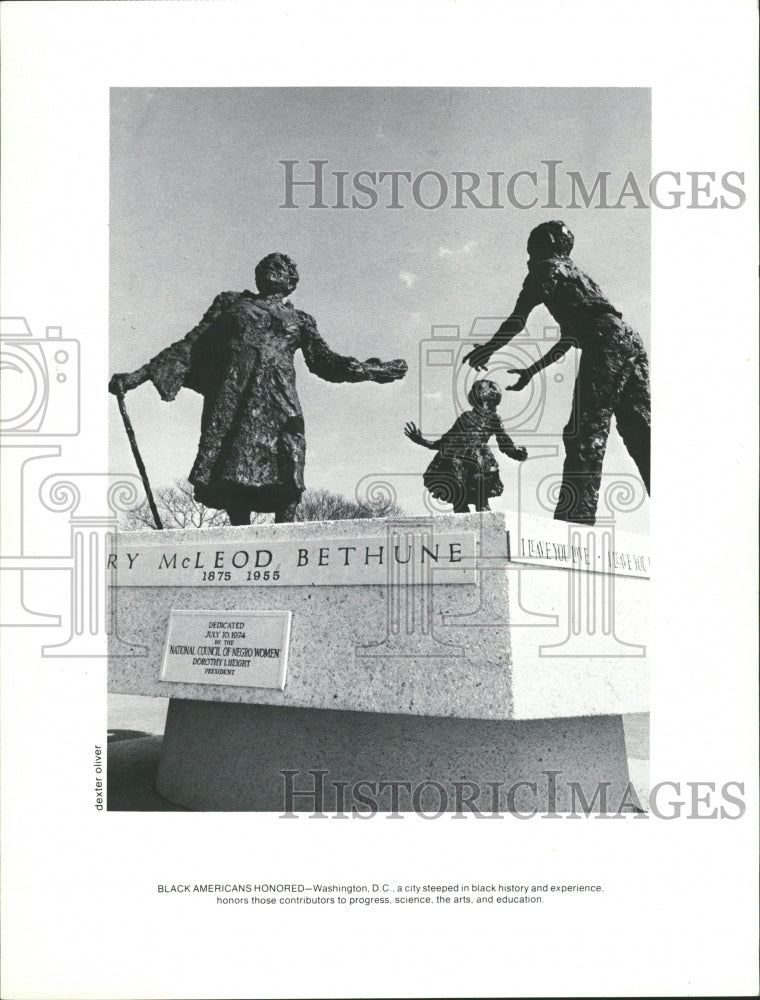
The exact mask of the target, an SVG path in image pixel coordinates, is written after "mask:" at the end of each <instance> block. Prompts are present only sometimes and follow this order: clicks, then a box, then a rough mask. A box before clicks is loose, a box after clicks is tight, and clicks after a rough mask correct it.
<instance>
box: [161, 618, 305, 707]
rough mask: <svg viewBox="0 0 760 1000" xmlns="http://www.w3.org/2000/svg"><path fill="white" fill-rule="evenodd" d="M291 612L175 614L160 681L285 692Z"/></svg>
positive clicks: (170, 621) (169, 631) (171, 621)
mask: <svg viewBox="0 0 760 1000" xmlns="http://www.w3.org/2000/svg"><path fill="white" fill-rule="evenodd" d="M291 617H292V615H291V612H290V611H218V610H217V611H214V610H212V611H185V610H182V611H178V610H176V609H172V611H171V612H170V615H169V625H168V628H167V632H166V647H165V649H164V659H163V665H162V668H161V680H162V681H170V682H171V681H173V682H179V683H187V684H224V685H231V686H234V687H255V688H270V689H273V690H279V691H284V690H285V677H286V673H287V666H288V646H289V643H290V621H291Z"/></svg>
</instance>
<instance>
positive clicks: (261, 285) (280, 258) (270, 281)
mask: <svg viewBox="0 0 760 1000" xmlns="http://www.w3.org/2000/svg"><path fill="white" fill-rule="evenodd" d="M255 274H256V287H257V288H258V290H259V295H281V296H282V297H283V298H285V296H286V295H290V293H291V292H292V291H293V289H294V288H295V287H296V285H297V284H298V268H297V267H296V265H295V261H292V260H291V259H290V257H288V256H287V255H286V254H284V253H270V254H267V256H266V257H264V258H263V259H262V260H260V261H259V262H258V264H257V265H256V272H255Z"/></svg>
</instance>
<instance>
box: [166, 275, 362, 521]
mask: <svg viewBox="0 0 760 1000" xmlns="http://www.w3.org/2000/svg"><path fill="white" fill-rule="evenodd" d="M298 350H301V351H303V356H304V360H305V361H306V364H307V366H308V368H309V370H310V371H312V372H314V374H315V375H318V376H319V377H320V378H323V379H326V380H327V381H328V382H360V381H364V380H365V379H367V378H368V374H367V373H366V371H365V367H364V365H363V364H362V362H360V361H357V359H356V358H351V357H342V356H341V355H339V354H335V353H334V352H333V351H331V350H330V348H329V347H328V346H327V344H326V343H325V341H324V340H323V339H322V337H321V336H320V335H319V333H318V331H317V326H316V323H315V322H314V320H313V319H312V317H311V316H309V315H308V313H305V312H301V311H300V310H299V309H294V308H293V306H292V305H291V304H290V302H283V301H282V300H281V299H280V298H278V297H276V296H273V297H262V296H259V295H257V294H255V293H253V292H248V291H245V292H222V294H221V295H218V296H217V297H216V299H215V300H214V302H213V304H212V306H211V308H210V309H209V310H208V312H207V313H206V315H205V316H204V317H203V319H202V320H201V322H200V323H199V324H198V326H196V327H195V328H194V329H193V330H191V331H190V333H188V334H187V336H186V337H184V339H182V340H179V341H177V342H176V343H175V344H172V345H171V346H170V347H167V348H166V350H164V351H161V353H160V354H157V355H156V357H155V358H153V359H152V360H151V361H150V363H149V365H148V370H149V377H150V379H151V380H152V381H153V383H154V385H155V386H156V388H157V389H158V392H159V393H160V395H161V398H162V399H164V400H167V401H169V400H172V399H174V398H175V396H176V395H177V393H178V392H179V390H180V389H181V388H182V387H183V386H186V387H187V388H189V389H193V390H195V392H199V393H200V394H201V395H202V396H203V416H202V419H201V436H200V442H199V444H198V455H197V457H196V459H195V464H194V465H193V468H192V471H191V473H190V477H189V478H190V482H191V483H192V484H193V486H194V492H195V498H196V499H197V500H199V501H200V502H201V503H204V504H206V506H208V507H217V508H226V507H227V506H228V505H229V504H230V503H240V502H243V503H248V505H249V509H251V510H258V511H272V510H276V509H278V508H281V507H284V506H286V505H288V504H291V503H296V502H298V500H300V497H301V494H302V493H303V489H304V478H303V474H304V460H305V455H306V441H305V438H304V422H303V414H302V412H301V405H300V403H299V400H298V394H297V392H296V373H295V364H294V360H295V354H296V351H298Z"/></svg>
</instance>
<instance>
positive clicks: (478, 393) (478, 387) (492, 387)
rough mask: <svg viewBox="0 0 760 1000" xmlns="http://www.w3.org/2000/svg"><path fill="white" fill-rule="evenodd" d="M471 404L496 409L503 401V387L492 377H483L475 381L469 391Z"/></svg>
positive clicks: (468, 397)
mask: <svg viewBox="0 0 760 1000" xmlns="http://www.w3.org/2000/svg"><path fill="white" fill-rule="evenodd" d="M467 399H468V400H469V403H470V406H479V407H481V408H482V409H485V410H495V409H496V407H497V406H498V405H499V403H500V402H501V389H500V388H499V387H498V385H497V384H496V383H495V382H492V381H491V380H490V379H487V378H481V379H478V381H477V382H473V384H472V388H471V389H470V391H469V392H468V393H467Z"/></svg>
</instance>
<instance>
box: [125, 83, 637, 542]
mask: <svg viewBox="0 0 760 1000" xmlns="http://www.w3.org/2000/svg"><path fill="white" fill-rule="evenodd" d="M650 147H651V141H650V97H649V91H647V90H643V89H627V90H621V89H569V88H568V89H540V88H536V89H447V88H434V89H428V88H424V89H422V88H412V89H396V88H392V89H391V88H372V89H353V88H340V89H330V88H311V89H251V90H239V89H157V90H152V89H144V88H141V89H118V90H114V91H113V92H112V136H111V301H110V318H111V321H110V354H111V370H112V371H128V370H132V369H134V368H136V367H138V366H139V365H141V364H142V363H144V362H145V361H146V360H148V359H149V358H150V357H151V356H153V355H154V354H155V353H156V352H157V351H159V350H160V349H161V348H162V347H165V346H166V345H168V344H169V343H171V342H172V341H174V340H176V339H178V338H180V337H181V336H183V335H184V334H185V333H186V332H187V331H188V330H189V329H191V328H192V327H193V326H194V325H195V323H197V321H198V320H199V319H200V317H201V316H202V315H203V313H204V311H205V310H206V308H207V307H208V305H209V304H210V303H211V301H212V300H213V298H214V296H215V295H216V294H217V293H218V292H220V291H222V290H228V289H235V290H242V289H244V288H251V289H253V288H254V278H253V269H254V266H255V264H256V262H257V261H258V260H259V259H260V257H262V256H263V255H264V254H266V253H270V252H272V251H273V250H281V251H283V252H285V253H288V254H290V255H291V256H292V257H293V258H294V259H295V260H296V262H297V263H298V267H299V270H300V274H301V281H300V284H299V286H298V288H297V290H296V292H295V293H294V295H293V296H292V299H293V302H294V304H295V305H296V306H297V307H299V308H301V309H305V310H306V311H307V312H309V313H311V314H312V315H313V316H314V317H315V318H316V320H317V323H318V325H319V329H320V331H321V333H322V334H323V336H324V337H325V339H326V340H327V341H328V343H329V344H330V346H331V347H332V348H333V349H334V350H336V351H339V352H340V353H344V354H351V355H354V356H356V357H358V358H359V359H361V360H363V359H365V358H367V357H371V356H379V357H381V358H383V359H390V358H397V357H403V358H405V359H406V360H407V361H408V363H409V374H408V376H407V377H406V379H405V380H404V381H402V382H400V383H395V384H394V385H391V386H387V385H386V386H379V385H374V384H370V383H363V384H358V385H353V386H348V385H334V384H331V383H327V382H322V381H320V380H319V379H318V378H317V377H316V376H314V375H312V374H310V373H309V372H308V370H307V369H306V368H305V366H304V365H303V362H302V361H301V360H300V358H299V359H298V361H297V370H298V386H299V395H300V398H301V402H302V405H303V410H304V416H305V420H306V435H307V466H306V482H307V486H311V487H327V488H329V489H333V490H336V491H338V492H342V493H345V494H348V495H352V494H354V492H355V490H356V488H357V485H358V484H359V483H360V482H361V481H362V480H365V477H367V476H368V475H376V476H377V477H378V478H380V479H385V480H387V481H390V482H392V483H393V485H394V487H395V489H396V490H397V492H398V496H399V499H400V501H401V503H402V504H403V506H404V507H405V509H406V510H407V511H408V512H409V513H424V512H426V508H425V505H424V491H423V487H422V478H421V477H422V472H423V470H424V468H425V467H426V465H427V463H428V462H429V461H430V459H431V458H432V452H428V451H425V450H423V449H421V448H419V447H416V446H414V445H412V444H411V443H410V442H408V441H407V440H406V439H405V438H404V435H403V427H404V423H405V421H407V420H415V421H417V422H421V423H422V425H423V431H424V432H425V433H429V434H431V435H433V434H439V433H441V432H442V431H443V430H445V429H446V426H448V425H449V424H450V423H452V422H453V421H454V419H455V417H456V415H457V412H458V406H460V402H458V401H461V399H462V395H463V392H464V391H466V387H467V378H468V377H469V376H470V372H469V369H467V371H466V372H464V371H462V370H461V369H460V368H459V367H458V366H457V365H452V364H451V363H449V360H448V359H449V358H456V355H457V350H460V349H459V348H456V345H453V346H454V348H456V349H455V350H454V352H453V353H452V345H451V344H450V343H449V341H448V340H447V338H449V339H450V338H452V337H454V336H456V333H457V330H456V328H457V327H458V328H459V332H460V337H461V338H464V339H467V338H468V336H470V335H471V334H472V333H473V330H474V335H475V336H476V337H477V338H478V339H486V338H487V337H488V336H490V335H491V334H492V332H493V331H494V330H495V329H496V327H497V326H498V323H499V321H500V319H501V318H503V317H504V316H506V315H508V313H509V312H510V310H511V308H512V306H513V304H514V300H515V298H516V296H517V293H518V291H519V288H520V285H521V283H522V280H523V277H524V274H525V261H526V252H525V241H526V239H527V236H528V233H529V232H530V230H531V228H532V227H533V226H535V225H537V224H538V223H539V222H542V221H545V220H546V219H551V218H558V217H559V218H564V219H565V221H566V222H567V224H568V225H569V226H570V228H571V229H572V230H573V232H574V233H575V238H576V245H575V252H574V257H575V259H576V261H577V262H578V263H579V265H580V266H581V267H583V268H584V269H585V270H587V271H588V272H589V273H590V274H591V275H592V277H594V278H595V279H596V280H597V281H598V282H599V284H600V285H601V286H602V288H603V289H604V291H605V292H606V293H607V295H608V297H609V298H610V299H611V301H612V302H613V303H614V304H615V305H616V306H617V307H618V308H619V309H620V310H621V311H622V312H623V314H624V316H625V318H626V320H627V321H628V322H629V323H630V324H631V325H632V326H634V327H635V328H637V329H638V330H639V331H640V332H641V334H642V335H643V337H644V340H645V342H646V343H647V345H649V269H650V213H649V211H648V210H646V209H637V208H635V207H633V205H634V202H635V199H634V198H629V199H627V200H626V201H625V202H624V204H625V206H626V207H625V208H621V209H607V210H601V209H599V208H593V207H592V208H588V209H587V208H584V207H578V208H572V207H566V206H567V202H568V201H569V184H568V182H567V180H566V174H567V172H569V171H577V172H579V173H580V174H581V175H582V176H583V178H584V180H585V181H586V185H587V187H589V188H590V187H591V184H592V183H593V181H594V178H595V176H596V174H597V173H598V172H599V171H609V172H610V178H609V189H610V191H611V195H610V201H611V202H614V201H616V200H617V197H618V192H619V191H620V188H621V186H622V184H623V181H624V179H625V176H626V175H627V174H628V172H629V171H633V173H634V175H635V176H636V177H637V178H641V183H642V187H644V186H645V184H646V181H647V179H648V176H649V171H650ZM312 159H321V160H326V161H328V162H327V165H326V166H325V168H324V171H325V179H326V184H325V193H324V200H325V202H327V203H328V204H333V203H334V202H335V201H336V189H335V184H336V182H335V180H334V178H332V177H331V175H332V173H333V172H346V174H347V177H346V181H345V184H346V192H347V194H346V201H347V202H348V203H349V204H350V202H351V195H352V193H354V191H353V189H352V188H351V186H350V185H351V179H352V177H353V176H354V175H355V174H356V173H357V172H358V171H374V172H379V171H410V172H411V174H412V176H413V177H416V176H418V175H419V174H420V173H422V172H423V171H437V172H438V173H440V174H441V175H443V176H444V177H445V178H446V179H447V181H448V182H449V184H450V185H451V191H450V193H449V196H448V198H447V200H446V202H445V203H444V204H443V205H442V206H441V207H440V208H437V209H425V208H423V207H420V206H419V205H418V204H416V203H415V200H414V197H413V194H412V190H411V186H410V185H409V184H408V183H406V182H404V181H403V180H402V181H400V189H399V202H401V203H402V204H403V206H404V207H403V208H401V209H391V208H388V207H386V206H387V204H388V202H389V201H390V193H389V185H388V182H387V181H386V182H384V183H377V184H376V185H375V186H376V188H377V190H378V193H379V200H378V204H377V206H376V207H374V208H372V209H368V210H362V209H357V208H348V209H338V208H327V209H314V208H308V207H306V206H307V205H308V204H310V202H311V198H310V196H309V191H307V190H306V189H303V188H301V189H296V193H295V195H294V200H295V202H296V203H297V204H299V205H300V206H302V207H298V208H295V209H287V208H283V207H281V206H282V205H283V204H284V202H285V169H284V168H283V166H282V165H281V163H280V161H281V160H297V161H299V163H298V165H297V167H296V168H295V170H296V177H297V178H298V179H301V178H305V177H307V176H309V175H310V171H311V168H310V167H309V165H308V161H309V160H312ZM543 160H558V161H562V163H561V165H560V166H559V167H558V171H559V178H560V184H559V188H558V201H559V202H560V204H562V205H564V206H565V207H563V208H561V209H556V208H554V209H550V208H542V207H541V204H542V202H543V201H545V200H546V196H547V182H546V167H544V166H542V164H541V161H543ZM453 171H472V172H474V173H476V174H478V175H479V176H480V177H481V178H482V181H481V187H480V192H479V193H480V196H481V199H482V200H483V201H487V198H488V195H487V192H488V190H489V187H488V185H489V183H490V181H489V179H488V176H487V175H488V172H489V171H492V172H502V173H503V174H504V175H505V177H504V178H503V179H502V182H501V183H502V201H504V200H505V195H504V190H505V185H506V179H507V178H508V177H510V176H511V175H513V174H515V173H516V172H517V171H537V172H538V190H537V193H538V195H539V204H538V205H537V206H536V207H534V208H531V209H527V210H523V209H520V208H517V207H514V206H511V205H507V206H506V207H503V208H497V209H477V208H475V207H474V206H471V205H470V206H468V207H467V208H464V209H456V208H453V207H452V206H453V204H454V203H455V196H454V195H455V192H454V180H453V177H452V172H453ZM364 182H365V183H367V180H366V178H365V181H364ZM437 191H438V188H437V183H436V182H435V180H434V179H432V178H428V179H427V181H425V182H424V184H423V185H422V186H421V187H420V189H419V193H420V197H421V200H424V201H426V202H427V203H432V202H434V201H435V197H436V194H437ZM515 192H516V196H517V197H518V198H519V199H521V200H523V201H525V202H527V201H529V200H530V199H531V198H532V197H533V192H532V190H531V182H530V181H529V180H527V179H525V178H522V179H521V180H520V181H518V183H517V186H516V188H515ZM360 200H364V201H366V197H364V196H360ZM551 325H552V321H551V318H550V317H549V315H548V313H546V312H545V311H544V310H543V309H542V308H541V309H537V310H536V311H535V312H534V314H533V316H532V318H531V321H530V324H529V336H528V341H529V343H527V344H526V346H525V347H524V348H520V349H519V350H521V351H523V352H525V351H527V352H528V353H527V355H526V354H525V353H523V354H522V355H521V356H522V357H530V356H531V352H535V351H537V350H538V344H539V343H540V341H541V339H542V338H543V337H544V331H545V327H547V326H548V327H551ZM433 327H438V328H439V329H438V330H437V331H436V333H437V334H438V337H436V339H439V338H440V339H441V345H442V346H436V345H435V344H433V345H431V344H429V343H428V342H429V341H430V339H431V330H432V328H433ZM441 327H445V328H449V329H443V330H442V329H440V328H441ZM548 336H552V333H551V330H550V331H549V333H548ZM431 352H432V353H431ZM575 354H576V352H571V353H570V355H569V356H568V359H567V361H566V364H565V366H564V367H563V368H562V369H560V368H557V367H556V366H553V367H550V368H549V369H548V371H547V380H546V384H545V392H542V391H540V390H541V387H540V386H539V385H536V388H535V389H533V390H530V389H529V390H525V391H524V392H523V393H520V394H517V393H511V394H510V393H506V394H505V397H504V401H503V403H502V405H501V407H500V413H501V415H502V418H503V420H504V423H505V426H506V427H507V429H508V430H510V432H511V433H512V436H513V437H514V438H515V440H516V441H517V442H518V443H521V444H525V445H526V447H527V448H528V450H529V452H530V453H531V456H532V460H531V461H530V462H528V463H526V464H525V465H524V466H523V467H522V468H521V469H520V475H521V476H522V483H521V485H520V487H519V488H518V466H517V465H516V464H515V463H513V462H511V461H510V460H509V459H506V458H504V457H500V458H499V462H500V465H501V469H502V479H503V480H504V483H505V492H504V495H503V496H502V497H501V498H500V499H498V500H495V501H492V507H493V508H494V509H514V508H515V507H516V505H517V504H518V502H522V504H523V506H524V509H526V510H528V511H529V512H531V513H540V512H541V511H540V506H539V502H538V500H537V499H536V491H537V490H538V489H539V484H540V482H541V481H543V480H544V478H545V477H546V476H547V475H551V474H552V473H558V472H560V471H561V464H562V452H561V437H560V436H561V432H562V428H563V426H564V424H565V422H566V420H567V418H568V415H569V411H570V404H571V390H572V367H573V366H574V365H575V364H576V363H577V358H575V357H574V355H575ZM532 356H533V357H535V356H537V355H536V354H532ZM433 362H437V363H433ZM510 363H511V362H510V359H509V358H508V357H506V356H505V357H503V358H502V357H501V356H500V355H497V356H496V357H495V358H494V363H493V365H492V372H493V373H494V377H495V378H496V381H497V382H500V383H501V384H502V385H505V384H507V383H508V382H509V381H510V377H509V376H507V375H506V374H504V373H503V371H500V369H503V368H505V367H509V366H510ZM654 371H655V378H656V356H655V370H654ZM128 407H129V410H130V414H131V416H132V420H133V424H134V427H135V431H136V434H137V439H138V442H139V444H140V447H141V450H142V452H143V457H144V459H145V462H146V465H147V468H148V472H149V475H150V477H151V480H152V482H153V483H154V484H155V485H156V486H160V485H163V484H167V483H170V482H172V481H173V480H174V479H177V478H184V477H186V476H187V474H188V472H189V470H190V467H191V465H192V462H193V459H194V456H195V449H196V445H197V440H198V430H199V420H200V409H201V400H200V397H198V396H196V395H195V394H193V393H192V392H190V391H189V390H183V392H182V393H180V396H179V398H178V399H177V401H175V402H174V403H173V404H171V405H168V404H165V403H162V402H161V401H160V399H159V397H158V394H157V392H156V391H155V389H154V388H153V386H152V385H151V384H146V385H145V386H142V387H141V388H140V389H138V390H135V391H134V392H133V393H131V394H130V395H129V397H128ZM111 413H112V431H111V466H112V469H114V470H124V471H133V462H132V458H131V454H130V452H129V448H128V445H127V441H126V436H125V434H124V430H123V427H122V425H121V422H120V420H119V417H118V411H117V409H116V406H115V404H114V406H113V407H112V410H111ZM635 471H636V470H635V466H634V465H633V462H632V461H631V460H630V459H629V457H628V455H627V453H626V452H625V449H624V448H623V446H622V444H621V442H620V439H619V437H618V436H617V433H616V432H615V431H614V430H613V433H612V435H611V437H610V445H609V448H608V453H607V460H606V465H605V472H606V473H610V474H614V473H622V474H627V475H634V474H635ZM518 493H519V496H518ZM647 508H648V501H647V502H645V503H644V505H643V507H642V508H640V509H639V510H637V511H636V512H635V513H631V514H628V515H626V516H625V518H624V523H623V524H622V526H624V527H626V528H628V529H630V530H634V531H635V530H643V529H644V528H645V527H646V522H647V517H648V510H647Z"/></svg>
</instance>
